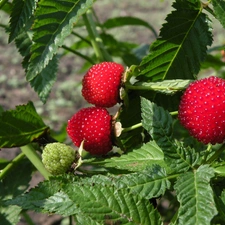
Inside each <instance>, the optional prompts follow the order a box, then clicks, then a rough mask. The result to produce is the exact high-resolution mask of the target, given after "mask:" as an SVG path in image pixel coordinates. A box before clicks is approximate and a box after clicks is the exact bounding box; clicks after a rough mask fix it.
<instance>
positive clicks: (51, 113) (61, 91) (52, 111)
mask: <svg viewBox="0 0 225 225" xmlns="http://www.w3.org/2000/svg"><path fill="white" fill-rule="evenodd" d="M171 3H172V0H167V1H160V0H151V1H146V0H139V1H130V0H123V1H118V0H112V1H110V0H100V1H97V2H96V4H95V10H96V13H97V15H98V16H99V18H100V20H101V21H105V20H106V19H108V18H110V17H114V16H136V17H139V18H142V19H144V20H146V21H147V22H149V23H150V24H151V25H153V26H154V28H155V29H156V31H157V32H159V29H160V27H161V25H162V23H164V19H165V17H166V15H167V13H168V12H169V11H170V10H171V7H170V6H171ZM0 16H2V15H1V12H0ZM4 16H5V15H4ZM112 32H116V33H118V35H119V37H120V38H121V39H122V40H123V39H124V40H127V39H129V40H132V41H134V40H135V41H137V42H138V43H140V44H141V43H146V44H149V43H151V42H152V41H154V36H153V35H152V33H150V32H149V31H148V32H146V30H145V29H144V28H137V27H135V28H133V27H124V29H120V30H119V31H115V30H114V31H112ZM0 52H1V54H0V105H1V106H2V107H3V108H4V109H5V110H8V109H14V108H15V106H16V105H20V104H26V103H27V102H28V101H29V100H31V101H33V102H34V105H35V107H36V109H37V111H38V113H40V114H41V115H42V116H43V119H44V121H45V122H46V124H49V126H50V127H51V128H52V129H56V130H57V129H59V128H60V126H61V125H62V123H65V121H67V120H68V119H69V118H70V117H71V115H72V114H74V112H75V111H76V110H77V109H79V108H81V107H83V106H85V105H86V104H87V103H86V102H85V101H84V100H83V98H82V97H81V93H80V86H77V87H76V88H75V87H74V86H75V84H79V82H80V81H81V79H82V75H83V73H80V72H79V70H80V67H81V63H82V61H81V60H78V59H77V58H76V57H75V56H72V55H67V56H66V57H64V58H62V59H61V61H60V65H59V73H58V78H57V82H56V83H55V85H54V87H53V90H52V92H51V94H50V97H49V99H48V102H47V103H46V104H45V105H43V104H42V103H41V101H40V100H39V99H38V97H37V94H36V93H35V92H34V90H33V89H32V88H31V87H30V85H29V84H28V83H27V82H26V80H25V76H24V71H23V69H22V67H21V57H20V56H19V54H18V53H17V51H16V49H15V47H14V44H13V43H12V44H9V45H8V44H7V37H6V36H5V35H4V32H3V30H2V28H0ZM65 99H66V101H65ZM19 151H20V150H19V149H17V148H15V149H14V148H13V149H2V150H1V151H0V158H6V159H9V160H10V159H12V158H14V157H15V155H17V154H18V152H19ZM41 180H42V177H41V176H40V175H39V174H35V175H34V176H33V179H32V181H31V186H35V185H36V184H37V183H39V182H40V181H41ZM30 216H31V217H32V219H33V220H34V223H35V224H36V225H53V224H54V225H56V224H60V221H61V217H60V216H57V215H54V216H49V215H42V214H41V215H40V214H37V213H33V212H31V213H30ZM25 224H26V222H25V221H24V219H23V218H22V219H21V221H20V223H19V224H18V225H25ZM3 225H4V224H3Z"/></svg>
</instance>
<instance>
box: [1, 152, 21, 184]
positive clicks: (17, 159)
mask: <svg viewBox="0 0 225 225" xmlns="http://www.w3.org/2000/svg"><path fill="white" fill-rule="evenodd" d="M24 156H25V155H24V154H23V153H20V154H19V155H18V156H16V157H15V158H14V159H13V160H12V161H11V162H10V163H8V164H7V166H6V167H5V168H4V169H3V170H2V171H1V173H0V180H2V179H3V178H4V177H5V176H6V175H7V174H8V173H9V172H10V171H11V170H12V169H13V168H14V167H15V166H17V164H18V163H19V162H20V161H21V160H22V159H23V158H24Z"/></svg>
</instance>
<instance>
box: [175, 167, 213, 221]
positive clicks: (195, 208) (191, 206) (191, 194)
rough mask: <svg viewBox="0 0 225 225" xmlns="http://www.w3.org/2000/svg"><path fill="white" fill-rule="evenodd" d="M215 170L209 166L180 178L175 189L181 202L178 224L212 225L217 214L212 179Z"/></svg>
mask: <svg viewBox="0 0 225 225" xmlns="http://www.w3.org/2000/svg"><path fill="white" fill-rule="evenodd" d="M213 176H214V172H213V169H212V168H210V167H209V166H208V165H203V166H200V167H199V168H198V169H197V170H196V171H193V172H187V173H184V174H182V175H180V177H179V178H178V180H177V182H176V184H175V186H174V188H175V190H176V192H177V198H178V201H179V202H180V208H179V211H178V221H177V224H181V225H183V224H187V225H189V224H190V225H192V224H204V225H207V224H209V225H210V224H211V223H210V221H211V220H212V218H213V217H214V216H215V215H216V214H217V209H216V206H215V202H214V197H213V191H212V188H211V186H210V179H211V178H212V177H213Z"/></svg>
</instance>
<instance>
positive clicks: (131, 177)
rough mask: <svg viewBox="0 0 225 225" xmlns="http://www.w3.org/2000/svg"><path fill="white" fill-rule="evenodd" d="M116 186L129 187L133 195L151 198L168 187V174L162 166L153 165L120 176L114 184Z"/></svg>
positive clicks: (157, 195)
mask: <svg viewBox="0 0 225 225" xmlns="http://www.w3.org/2000/svg"><path fill="white" fill-rule="evenodd" d="M115 185H116V186H117V187H118V188H125V189H127V188H128V189H130V190H131V192H132V193H133V194H135V195H140V196H141V197H142V198H145V199H151V198H156V197H159V196H160V195H163V194H164V193H165V191H166V190H167V189H169V188H170V181H169V176H168V175H167V173H166V170H165V169H164V168H161V167H160V166H159V165H154V166H153V167H152V168H147V169H145V170H143V171H142V172H138V173H132V174H127V175H124V176H121V177H120V178H119V179H118V180H117V181H116V184H115Z"/></svg>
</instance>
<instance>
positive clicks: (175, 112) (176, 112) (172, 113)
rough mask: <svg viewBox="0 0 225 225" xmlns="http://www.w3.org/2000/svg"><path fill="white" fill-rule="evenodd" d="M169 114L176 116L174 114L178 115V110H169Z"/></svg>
mask: <svg viewBox="0 0 225 225" xmlns="http://www.w3.org/2000/svg"><path fill="white" fill-rule="evenodd" d="M170 115H171V116H176V115H178V111H174V112H170Z"/></svg>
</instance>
